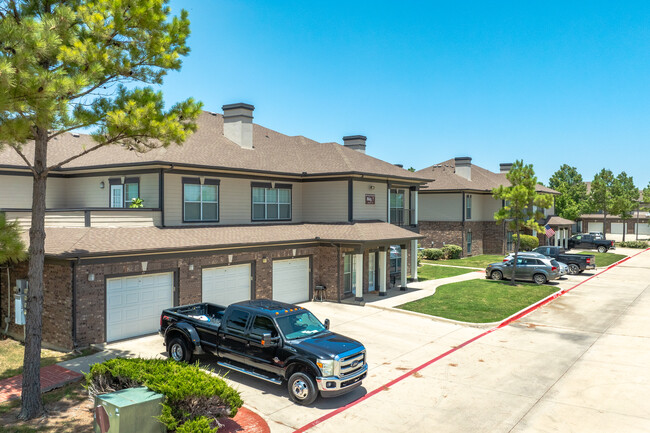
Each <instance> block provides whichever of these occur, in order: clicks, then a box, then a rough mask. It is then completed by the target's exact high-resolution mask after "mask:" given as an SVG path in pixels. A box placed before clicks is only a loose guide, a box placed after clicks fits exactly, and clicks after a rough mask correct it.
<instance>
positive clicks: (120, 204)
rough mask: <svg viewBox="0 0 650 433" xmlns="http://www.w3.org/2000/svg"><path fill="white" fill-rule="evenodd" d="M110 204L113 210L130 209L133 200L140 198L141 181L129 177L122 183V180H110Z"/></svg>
mask: <svg viewBox="0 0 650 433" xmlns="http://www.w3.org/2000/svg"><path fill="white" fill-rule="evenodd" d="M108 183H109V185H110V194H111V195H110V198H109V200H110V202H109V205H110V207H112V208H128V207H129V206H131V203H132V202H131V199H134V198H138V197H140V195H139V194H140V179H139V178H137V177H127V178H125V179H124V183H122V178H119V179H109V180H108Z"/></svg>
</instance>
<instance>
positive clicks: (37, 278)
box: [19, 128, 47, 420]
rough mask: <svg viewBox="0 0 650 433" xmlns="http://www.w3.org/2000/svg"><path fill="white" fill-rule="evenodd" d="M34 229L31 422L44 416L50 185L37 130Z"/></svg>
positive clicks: (26, 369) (28, 325)
mask: <svg viewBox="0 0 650 433" xmlns="http://www.w3.org/2000/svg"><path fill="white" fill-rule="evenodd" d="M34 169H35V171H36V174H35V175H34V185H33V189H32V225H31V228H30V229H29V273H28V281H29V290H28V292H27V314H26V317H25V358H24V360H23V389H22V409H21V411H20V414H19V418H21V419H24V420H27V419H32V418H36V417H39V416H41V415H43V413H44V407H43V399H42V397H41V379H40V369H41V367H40V364H41V335H42V330H43V264H44V261H45V186H46V182H47V130H46V129H41V128H37V134H36V140H35V150H34Z"/></svg>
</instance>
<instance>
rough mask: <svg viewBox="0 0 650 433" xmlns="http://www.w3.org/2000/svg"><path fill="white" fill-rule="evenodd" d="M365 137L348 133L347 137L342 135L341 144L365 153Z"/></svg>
mask: <svg viewBox="0 0 650 433" xmlns="http://www.w3.org/2000/svg"><path fill="white" fill-rule="evenodd" d="M367 139H368V138H367V137H366V136H365V135H348V136H347V137H343V146H345V147H347V148H349V149H352V150H356V151H358V152H361V153H366V140H367Z"/></svg>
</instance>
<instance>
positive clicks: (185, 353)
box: [167, 337, 192, 362]
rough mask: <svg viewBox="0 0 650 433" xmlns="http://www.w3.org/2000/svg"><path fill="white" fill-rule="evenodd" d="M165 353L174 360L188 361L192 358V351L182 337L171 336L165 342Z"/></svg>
mask: <svg viewBox="0 0 650 433" xmlns="http://www.w3.org/2000/svg"><path fill="white" fill-rule="evenodd" d="M167 354H168V355H169V357H170V358H171V359H173V360H174V361H176V362H190V361H191V360H192V352H191V351H190V349H189V347H188V345H187V342H186V341H185V339H184V338H182V337H175V338H172V339H171V340H170V341H169V343H167Z"/></svg>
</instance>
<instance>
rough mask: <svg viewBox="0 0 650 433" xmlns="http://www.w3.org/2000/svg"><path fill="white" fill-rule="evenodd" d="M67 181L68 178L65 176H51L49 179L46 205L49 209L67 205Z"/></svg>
mask: <svg viewBox="0 0 650 433" xmlns="http://www.w3.org/2000/svg"><path fill="white" fill-rule="evenodd" d="M29 179H31V178H29ZM67 182H68V179H66V178H63V177H49V178H48V179H47V189H46V190H45V207H46V208H47V209H63V208H65V207H66V195H67V191H66V186H67ZM29 207H30V208H31V207H32V206H31V205H30V206H29Z"/></svg>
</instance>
